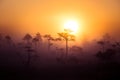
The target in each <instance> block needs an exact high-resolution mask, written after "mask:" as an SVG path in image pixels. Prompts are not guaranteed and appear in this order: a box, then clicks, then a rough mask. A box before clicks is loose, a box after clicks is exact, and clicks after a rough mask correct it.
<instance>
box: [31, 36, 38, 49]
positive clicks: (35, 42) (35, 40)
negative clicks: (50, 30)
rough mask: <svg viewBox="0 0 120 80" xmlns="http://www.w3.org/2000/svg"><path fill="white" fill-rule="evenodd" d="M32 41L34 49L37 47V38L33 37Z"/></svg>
mask: <svg viewBox="0 0 120 80" xmlns="http://www.w3.org/2000/svg"><path fill="white" fill-rule="evenodd" d="M32 42H33V43H34V44H35V49H37V43H38V42H39V40H38V39H37V38H36V37H35V38H33V39H32Z"/></svg>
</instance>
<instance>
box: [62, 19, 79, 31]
mask: <svg viewBox="0 0 120 80" xmlns="http://www.w3.org/2000/svg"><path fill="white" fill-rule="evenodd" d="M64 29H68V30H70V31H71V32H72V33H77V31H78V23H77V22H76V21H73V20H70V21H67V22H66V23H65V24H64Z"/></svg>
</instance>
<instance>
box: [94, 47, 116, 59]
mask: <svg viewBox="0 0 120 80" xmlns="http://www.w3.org/2000/svg"><path fill="white" fill-rule="evenodd" d="M115 54H116V51H115V50H114V49H107V50H106V51H105V52H101V51H99V52H98V53H97V54H96V57H98V58H99V59H101V60H110V59H112V58H113V56H115Z"/></svg>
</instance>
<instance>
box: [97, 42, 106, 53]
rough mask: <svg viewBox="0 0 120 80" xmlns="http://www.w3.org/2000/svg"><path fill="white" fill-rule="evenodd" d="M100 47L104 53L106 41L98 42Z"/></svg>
mask: <svg viewBox="0 0 120 80" xmlns="http://www.w3.org/2000/svg"><path fill="white" fill-rule="evenodd" d="M97 43H98V44H99V45H100V46H102V52H104V51H105V42H104V41H98V42H97Z"/></svg>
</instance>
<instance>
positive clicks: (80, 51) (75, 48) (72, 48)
mask: <svg viewBox="0 0 120 80" xmlns="http://www.w3.org/2000/svg"><path fill="white" fill-rule="evenodd" d="M71 51H73V52H79V53H82V52H83V48H82V47H79V46H72V47H71Z"/></svg>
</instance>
